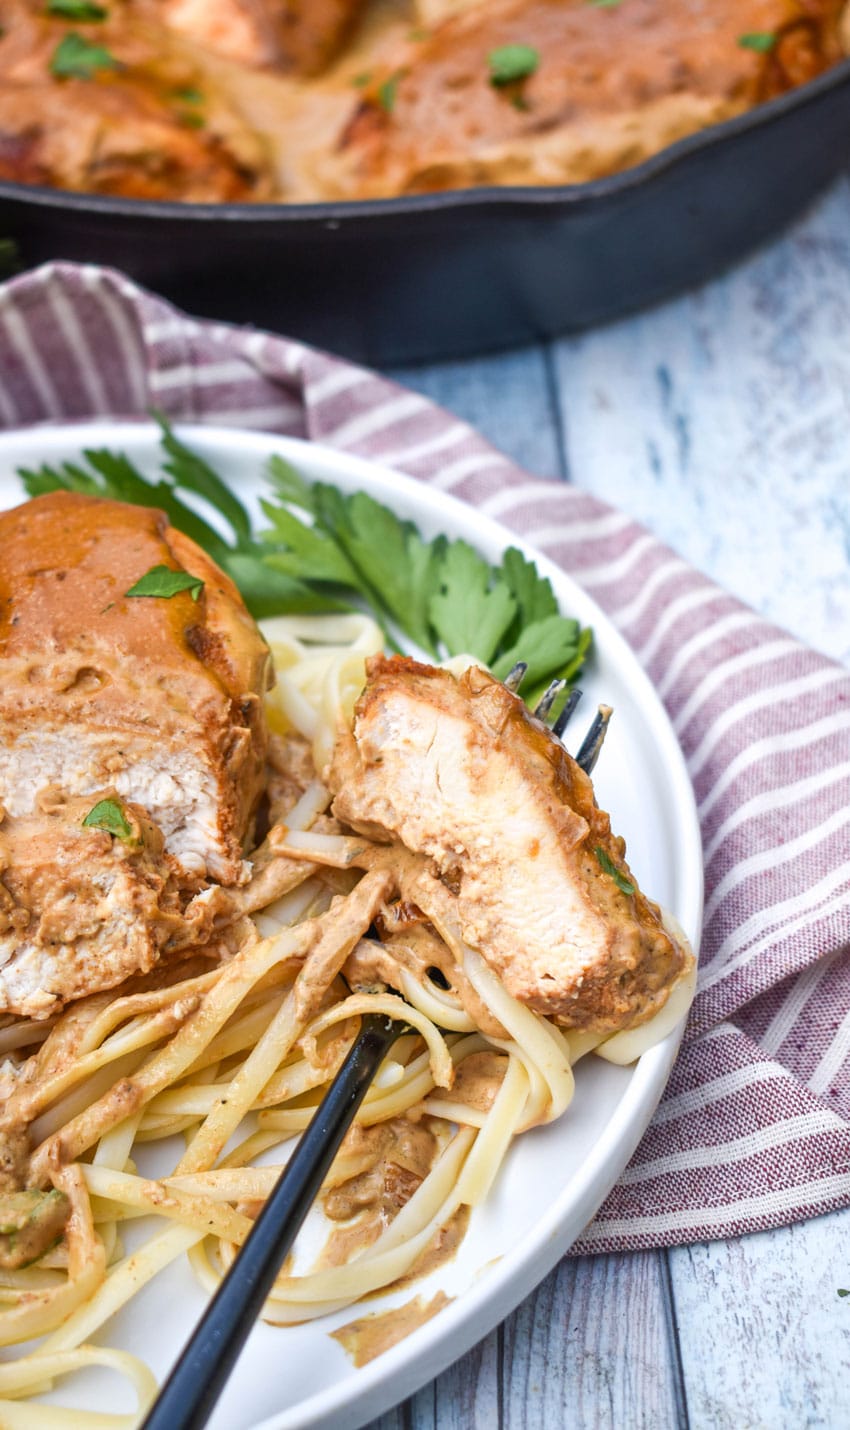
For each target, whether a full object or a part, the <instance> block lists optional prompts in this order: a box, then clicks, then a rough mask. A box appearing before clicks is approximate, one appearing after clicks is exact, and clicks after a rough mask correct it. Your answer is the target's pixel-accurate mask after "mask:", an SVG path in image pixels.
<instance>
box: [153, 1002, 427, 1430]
mask: <svg viewBox="0 0 850 1430" xmlns="http://www.w3.org/2000/svg"><path fill="white" fill-rule="evenodd" d="M404 1028H405V1025H404V1024H403V1023H397V1022H393V1021H391V1020H390V1019H389V1018H387V1017H385V1016H383V1015H381V1014H377V1013H371V1014H369V1015H368V1016H367V1017H365V1018H364V1019H363V1023H362V1026H361V1029H360V1032H359V1033H358V1035H357V1038H356V1039H355V1041H354V1044H353V1046H352V1048H351V1050H350V1052H349V1054H348V1056H347V1057H346V1059H345V1062H344V1063H343V1065H342V1067H341V1068H340V1070H339V1072H338V1073H337V1075H336V1077H335V1078H334V1080H333V1082H332V1083H331V1085H330V1087H329V1088H328V1091H327V1092H326V1094H325V1096H324V1098H323V1099H322V1102H321V1104H320V1105H319V1107H318V1108H317V1110H316V1113H315V1115H314V1117H313V1120H312V1122H311V1123H310V1125H309V1127H308V1128H307V1130H306V1132H305V1133H304V1134H303V1136H302V1138H301V1140H300V1142H299V1143H298V1146H297V1147H296V1149H295V1151H294V1152H293V1154H292V1156H291V1158H290V1159H289V1162H288V1163H287V1165H286V1166H285V1167H284V1169H283V1171H282V1172H281V1174H280V1177H279V1178H278V1180H277V1183H276V1185H275V1188H274V1191H273V1192H272V1194H271V1196H270V1197H269V1199H268V1201H267V1202H266V1205H265V1206H264V1208H263V1210H262V1212H261V1213H260V1215H259V1217H258V1218H257V1221H256V1224H255V1226H254V1228H253V1230H252V1231H251V1233H250V1234H249V1236H248V1238H247V1240H246V1241H245V1244H244V1246H243V1247H242V1250H241V1251H240V1252H239V1255H238V1256H237V1258H236V1260H235V1261H234V1263H233V1265H232V1266H231V1268H230V1270H229V1272H228V1273H227V1275H226V1276H225V1278H224V1280H223V1281H222V1283H221V1285H220V1287H219V1289H218V1291H217V1292H216V1294H215V1296H214V1297H213V1299H212V1301H211V1302H210V1304H209V1306H208V1307H207V1309H206V1311H205V1312H204V1314H203V1316H202V1317H201V1320H200V1321H199V1322H198V1325H197V1326H196V1328H195V1330H194V1331H193V1333H192V1336H191V1338H190V1340H189V1341H188V1343H187V1345H186V1347H185V1349H184V1350H183V1353H182V1354H181V1356H180V1359H179V1360H178V1361H177V1363H176V1365H175V1366H174V1368H173V1370H172V1371H171V1374H170V1375H169V1377H168V1379H167V1381H166V1382H165V1385H164V1386H163V1387H162V1390H161V1391H160V1393H159V1396H158V1397H157V1399H156V1401H155V1403H154V1405H153V1407H152V1408H151V1410H150V1412H149V1414H148V1416H147V1418H146V1419H145V1421H144V1422H143V1425H142V1430H199V1427H200V1426H202V1425H205V1424H206V1422H207V1419H208V1417H209V1416H210V1415H211V1414H212V1411H213V1409H214V1407H215V1404H216V1401H217V1400H218V1398H219V1396H220V1394H221V1392H222V1390H223V1388H224V1385H225V1383H226V1381H227V1379H228V1377H229V1375H230V1372H231V1370H232V1369H233V1366H234V1364H235V1363H236V1360H237V1358H238V1356H239V1352H240V1351H241V1349H242V1346H243V1345H244V1343H245V1341H246V1339H247V1337H248V1334H249V1332H250V1330H251V1327H252V1326H253V1324H254V1321H255V1320H256V1318H257V1316H258V1315H259V1313H260V1311H261V1310H262V1307H263V1304H264V1302H265V1299H266V1296H267V1295H268V1293H269V1291H270V1289H271V1287H272V1284H273V1282H274V1280H275V1277H276V1276H277V1274H278V1270H279V1269H280V1266H281V1264H282V1262H283V1259H284V1257H285V1256H286V1254H287V1252H288V1251H289V1250H290V1248H291V1246H292V1243H293V1242H294V1240H295V1238H296V1236H297V1235H298V1231H299V1229H300V1227H301V1224H302V1222H303V1221H304V1218H305V1217H306V1215H307V1213H308V1211H309V1210H310V1207H311V1206H312V1205H313V1202H314V1200H315V1198H316V1195H317V1193H318V1191H319V1188H320V1186H321V1185H322V1182H323V1181H324V1178H325V1175H326V1173H327V1171H328V1168H329V1167H330V1165H331V1162H332V1161H333V1159H334V1157H335V1156H336V1153H337V1151H338V1149H339V1145H340V1143H341V1142H342V1139H343V1137H344V1136H345V1134H346V1132H347V1131H348V1128H349V1127H350V1125H351V1123H352V1122H353V1120H354V1115H355V1113H356V1112H357V1109H358V1107H359V1106H360V1104H361V1102H362V1101H363V1098H364V1097H365V1095H366V1092H367V1089H368V1087H369V1085H370V1083H371V1081H372V1078H373V1077H374V1076H375V1073H376V1072H377V1070H378V1067H379V1066H380V1064H381V1062H382V1061H383V1058H384V1057H385V1055H386V1053H387V1052H388V1050H389V1049H390V1048H391V1047H392V1044H393V1043H394V1042H395V1040H396V1038H397V1037H399V1035H400V1034H401V1033H402V1032H404Z"/></svg>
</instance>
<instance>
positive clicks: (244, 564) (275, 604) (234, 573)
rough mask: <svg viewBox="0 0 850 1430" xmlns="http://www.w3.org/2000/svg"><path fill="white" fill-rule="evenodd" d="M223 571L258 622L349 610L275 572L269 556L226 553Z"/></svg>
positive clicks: (347, 603)
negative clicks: (284, 616)
mask: <svg viewBox="0 0 850 1430" xmlns="http://www.w3.org/2000/svg"><path fill="white" fill-rule="evenodd" d="M225 569H226V571H227V574H228V576H229V577H230V579H231V581H233V582H234V584H235V585H236V586H238V588H239V591H240V592H241V595H242V599H243V601H244V602H245V605H246V606H247V607H248V610H249V611H250V612H251V614H252V615H253V616H255V617H256V619H257V620H258V621H261V620H263V619H264V617H266V616H280V615H282V614H283V613H284V612H285V613H286V614H287V615H305V616H309V615H310V614H312V613H315V612H320V611H321V612H324V611H349V610H351V603H350V601H338V600H336V599H334V597H332V596H329V595H327V594H326V593H325V592H323V591H320V590H317V589H316V587H315V586H311V585H309V584H308V583H307V582H306V581H302V580H299V579H297V578H296V577H293V576H289V575H287V574H286V573H285V572H283V571H275V570H274V569H273V568H272V567H271V566H270V565H269V557H267V556H258V555H256V554H255V553H252V552H250V551H233V552H230V553H228V556H227V561H226V563H225Z"/></svg>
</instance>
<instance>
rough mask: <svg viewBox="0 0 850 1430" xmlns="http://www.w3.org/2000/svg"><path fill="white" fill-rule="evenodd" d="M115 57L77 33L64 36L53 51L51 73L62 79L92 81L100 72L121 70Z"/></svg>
mask: <svg viewBox="0 0 850 1430" xmlns="http://www.w3.org/2000/svg"><path fill="white" fill-rule="evenodd" d="M120 68H121V66H120V65H119V63H118V61H117V60H116V59H115V57H114V55H111V54H110V53H109V50H105V49H104V48H103V46H102V45H90V44H89V42H88V40H84V39H83V37H82V35H78V34H76V33H75V31H73V30H72V31H71V33H70V34H68V35H64V36H63V37H62V39H61V40H60V41H59V44H58V45H57V46H56V49H55V50H54V51H53V58H52V59H51V61H50V71H51V73H52V74H55V75H58V76H59V77H60V78H61V79H91V77H92V75H93V74H96V72H97V71H98V70H117V69H120Z"/></svg>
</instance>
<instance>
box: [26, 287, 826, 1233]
mask: <svg viewBox="0 0 850 1430" xmlns="http://www.w3.org/2000/svg"><path fill="white" fill-rule="evenodd" d="M151 407H156V408H159V409H160V410H161V411H163V412H164V413H165V414H166V415H167V416H168V417H171V418H174V419H178V418H180V419H184V420H192V421H202V422H203V421H211V422H217V423H230V424H235V425H239V426H243V427H256V428H261V429H264V430H266V431H270V432H282V433H287V434H290V435H293V436H298V437H306V438H311V439H314V440H316V441H321V442H324V443H328V444H330V445H331V446H336V447H340V448H344V449H345V450H347V451H350V452H355V453H358V454H360V455H362V456H364V457H370V458H373V459H378V460H380V461H381V462H382V463H384V464H387V465H390V466H394V467H397V468H398V469H399V470H401V471H404V472H407V473H409V474H410V475H412V476H413V477H416V478H419V479H420V480H421V481H425V482H430V483H431V484H433V485H434V486H436V487H439V488H440V489H441V490H443V491H447V492H451V493H453V495H455V496H458V497H462V498H463V499H465V500H466V501H468V502H471V503H472V504H473V505H474V506H476V507H478V508H480V509H481V510H483V511H485V512H487V513H488V514H490V515H492V516H496V517H498V518H499V520H500V521H502V522H503V523H504V524H505V525H506V526H508V527H509V528H511V529H512V530H513V531H515V532H518V533H520V534H521V535H522V536H524V537H527V538H528V539H529V540H531V541H533V542H534V543H535V544H536V545H537V546H538V547H540V548H541V549H542V550H543V551H545V552H546V553H547V555H548V556H550V557H552V558H553V560H555V561H557V562H559V563H560V564H561V565H562V566H563V567H564V568H565V569H566V570H568V571H569V572H570V573H571V575H573V576H574V577H576V578H577V579H578V580H579V581H580V582H581V583H582V584H583V585H584V586H585V587H586V588H587V589H588V591H590V592H591V593H592V595H593V596H594V597H595V598H596V600H597V601H598V602H599V603H600V605H601V606H602V607H603V608H604V609H605V610H606V611H607V613H608V614H609V615H610V617H611V618H612V620H613V621H614V622H615V623H616V624H617V625H618V626H619V627H620V629H621V630H622V632H623V634H624V635H625V636H626V638H627V639H628V641H629V642H630V643H631V645H632V646H633V648H634V649H635V650H636V651H637V653H638V655H639V657H640V659H641V660H642V661H643V663H644V665H645V667H646V669H647V670H648V672H649V674H650V676H651V677H652V679H653V681H654V682H655V685H656V688H657V690H658V691H659V694H660V695H661V697H662V699H663V700H664V702H665V704H666V707H667V710H668V711H669V714H670V717H671V719H672V721H673V724H674V726H675V729H676V731H677V733H678V737H679V740H680V741H681V744H682V747H683V749H684V751H685V755H686V757H687V760H688V765H689V769H690V773H691V778H692V780H693V784H694V789H695V791H696V796H697V801H698V804H699V811H700V818H701V823H702V833H703V841H704V849H705V868H706V890H707V892H706V900H707V902H706V910H705V914H706V918H705V934H704V941H703V947H702V955H701V971H700V984H699V991H698V994H697V998H696V1001H695V1004H694V1007H693V1012H692V1015H691V1018H690V1022H689V1025H688V1029H687V1032H686V1036H685V1042H684V1045H683V1048H682V1052H681V1054H680V1057H679V1059H678V1062H677V1064H676V1066H675V1069H674V1072H673V1075H672V1078H671V1081H670V1084H669V1087H668V1090H667V1093H666V1096H665V1098H664V1100H663V1102H662V1103H661V1105H660V1107H659V1109H658V1112H657V1114H656V1117H655V1119H654V1121H653V1123H652V1125H651V1126H650V1128H649V1130H648V1132H647V1134H646V1136H645V1137H644V1139H643V1141H642V1143H641V1145H640V1147H639V1148H638V1151H637V1153H636V1155H635V1157H634V1158H633V1160H632V1162H631V1164H630V1166H629V1167H628V1168H627V1170H626V1172H625V1173H624V1175H623V1177H622V1178H621V1180H620V1182H619V1184H618V1185H617V1187H616V1188H615V1189H614V1191H613V1192H612V1194H611V1195H610V1197H609V1198H608V1200H607V1202H606V1203H605V1205H604V1206H603V1207H602V1209H601V1210H600V1212H599V1213H598V1215H597V1217H596V1218H595V1220H594V1221H593V1222H592V1224H591V1225H590V1226H589V1227H588V1228H587V1230H586V1231H585V1233H584V1236H583V1237H582V1239H581V1241H580V1242H579V1243H578V1245H577V1247H576V1248H575V1250H576V1251H607V1250H623V1249H629V1248H638V1247H649V1246H663V1245H672V1244H675V1243H679V1242H685V1241H695V1240H704V1239H706V1238H710V1237H718V1236H723V1237H726V1236H730V1235H733V1234H735V1233H740V1232H744V1231H751V1230H756V1229H762V1228H766V1227H771V1226H778V1225H781V1224H783V1223H787V1222H791V1221H794V1220H797V1219H800V1218H803V1217H807V1216H813V1215H815V1214H816V1213H818V1212H824V1211H828V1210H831V1209H834V1208H836V1207H840V1206H844V1205H847V1204H850V960H848V957H847V951H846V945H847V944H848V942H850V674H848V673H847V672H846V671H845V670H843V669H842V668H840V667H839V666H837V665H835V664H833V663H832V662H831V661H829V660H827V659H825V658H824V657H823V656H820V655H817V654H815V652H813V651H811V650H808V649H807V648H806V647H805V646H803V645H801V644H800V643H799V642H798V641H796V640H793V639H791V638H790V637H789V636H788V635H786V634H784V633H783V632H782V631H779V630H777V629H775V628H774V627H772V626H770V625H769V624H768V623H767V622H765V621H764V620H762V619H761V618H760V617H759V616H757V615H755V614H754V613H753V612H752V611H751V610H749V609H747V607H745V606H743V605H742V604H741V603H740V602H739V601H736V600H734V599H733V598H732V597H731V596H728V595H727V594H726V593H725V592H724V591H722V590H720V589H719V588H718V587H717V586H715V585H713V584H712V583H711V582H710V581H708V580H706V579H705V577H703V576H701V575H700V574H699V573H698V572H696V571H694V570H693V569H691V568H690V567H689V566H687V565H686V564H685V563H684V562H683V561H681V560H680V559H679V558H678V557H676V556H675V555H673V554H672V553H671V552H670V551H669V550H667V549H666V548H665V547H664V546H662V545H661V544H660V543H659V542H658V541H656V540H655V538H654V537H653V536H651V535H650V534H649V533H647V532H646V531H645V530H644V529H643V528H642V527H640V526H639V525H638V524H637V523H636V522H634V521H632V520H631V519H630V518H629V517H627V516H625V515H623V514H622V513H620V512H617V511H613V510H611V509H610V508H609V507H606V506H603V505H602V504H601V503H600V502H598V501H596V500H595V499H594V498H593V497H591V496H588V495H587V494H586V493H584V492H580V491H575V490H572V489H571V488H570V487H568V486H566V485H564V484H563V483H560V482H557V481H542V480H537V479H533V478H531V477H529V476H528V475H527V474H525V473H524V472H522V471H520V470H518V469H517V468H516V467H515V466H514V465H512V463H511V462H510V461H508V460H507V458H505V457H503V456H501V455H500V454H499V453H498V452H496V451H494V450H493V449H492V448H491V447H489V446H488V445H487V444H486V443H485V442H484V441H483V440H482V439H481V438H480V437H479V436H478V435H477V434H476V433H475V432H474V431H472V430H471V429H470V428H469V427H468V426H466V425H465V424H464V423H462V422H459V421H457V420H456V419H454V418H452V417H450V416H449V415H448V414H447V413H445V412H443V411H441V410H440V409H439V408H437V407H435V406H434V405H433V404H432V403H431V402H429V401H428V400H427V399H426V398H424V397H421V396H417V395H415V394H414V393H411V392H406V391H404V390H402V389H400V388H398V387H396V386H394V385H393V384H392V383H390V382H388V381H386V380H385V379H384V378H382V377H379V376H377V375H376V374H375V373H372V372H368V371H366V370H364V369H363V368H359V367H355V366H352V365H351V364H350V363H347V362H342V361H340V360H339V359H337V358H333V357H330V356H328V355H327V354H324V353H320V352H316V351H314V350H312V349H310V348H307V347H304V346H303V345H302V344H300V343H297V342H291V341H289V340H287V339H285V338H279V337H273V336H270V335H268V334H265V333H261V332H256V331H253V330H247V329H239V328H236V327H230V326H225V325H222V324H215V323H208V322H196V321H193V320H191V319H189V318H187V317H185V316H183V315H182V314H181V313H179V312H178V311H176V310H175V309H174V308H172V307H170V306H169V305H168V304H166V303H164V302H162V301H160V300H159V299H157V298H154V297H152V296H151V295H150V294H147V293H145V292H143V291H141V290H140V289H138V288H137V287H135V286H134V285H133V284H132V283H130V282H129V281H128V280H127V279H126V278H124V277H122V276H121V275H120V274H117V273H113V272H110V271H108V270H104V269H97V268H88V267H75V266H72V265H69V264H52V265H49V266H48V267H45V268H42V269H40V270H38V271H37V272H35V273H31V274H27V275H25V276H23V277H20V278H17V279H15V280H14V281H12V282H10V283H8V284H6V285H5V287H3V288H2V289H0V422H2V423H3V424H4V425H6V426H16V425H22V424H27V423H32V422H41V421H44V420H45V419H63V418H84V417H92V416H100V415H102V416H106V415H115V416H131V415H143V414H145V413H146V412H148V411H149V410H150V408H151Z"/></svg>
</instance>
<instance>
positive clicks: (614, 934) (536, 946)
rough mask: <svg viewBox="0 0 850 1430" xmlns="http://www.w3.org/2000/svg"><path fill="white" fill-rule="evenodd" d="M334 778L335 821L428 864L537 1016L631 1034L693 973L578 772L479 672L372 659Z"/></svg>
mask: <svg viewBox="0 0 850 1430" xmlns="http://www.w3.org/2000/svg"><path fill="white" fill-rule="evenodd" d="M328 779H329V783H330V785H331V788H332V789H333V791H334V795H335V798H334V802H333V812H334V814H335V815H336V817H337V818H338V819H340V820H342V821H343V822H344V823H346V824H348V825H350V826H352V827H353V828H354V829H356V830H358V831H360V832H361V833H363V834H366V835H368V836H369V837H370V838H372V839H375V840H378V841H381V842H384V843H386V842H395V841H399V842H400V843H402V844H403V845H404V846H405V847H406V848H407V849H408V850H410V851H412V852H413V853H415V854H419V855H422V856H424V857H425V858H426V859H427V860H428V861H429V863H430V864H431V866H432V867H434V868H435V869H436V871H437V873H438V875H439V877H440V879H441V880H442V881H443V884H444V885H445V886H446V887H447V888H448V889H449V890H450V891H451V893H452V895H453V896H454V900H455V906H456V911H457V917H458V920H459V923H460V926H461V930H462V934H463V938H464V939H465V941H466V942H467V943H468V944H470V945H471V946H472V947H474V948H476V949H477V950H478V951H479V952H480V953H481V954H482V956H483V957H484V958H485V959H486V961H487V962H488V963H489V964H490V966H491V967H492V968H493V969H494V971H495V972H496V973H497V974H498V976H499V978H500V979H501V981H502V983H503V984H504V986H505V987H506V988H507V990H508V992H509V993H511V994H512V995H513V996H514V997H515V998H517V999H519V1000H520V1001H521V1002H523V1003H526V1004H527V1005H528V1006H529V1007H531V1008H532V1009H534V1011H535V1012H537V1013H541V1014H543V1015H545V1016H548V1017H552V1018H555V1019H556V1020H557V1021H559V1022H561V1023H562V1024H564V1025H565V1026H568V1027H573V1028H582V1029H587V1030H589V1031H596V1032H600V1033H609V1032H614V1031H617V1030H619V1029H622V1028H626V1027H632V1026H635V1025H637V1024H639V1023H642V1022H644V1021H646V1020H647V1019H648V1018H650V1017H651V1016H652V1015H653V1013H655V1012H657V1011H658V1009H659V1008H661V1007H662V1006H663V1004H664V1003H665V1002H666V1000H667V996H668V994H669V992H670V989H671V987H672V986H673V984H674V983H675V982H676V981H677V979H678V978H679V977H680V975H682V974H683V973H684V972H685V971H686V968H687V967H688V966H689V963H690V955H689V954H688V953H686V952H685V951H684V950H683V949H682V948H680V947H679V945H678V944H677V943H676V942H675V940H674V939H673V938H671V936H670V935H669V934H668V932H667V931H666V930H665V928H664V927H663V925H662V922H661V917H660V914H659V911H658V909H657V907H656V906H655V905H654V904H652V903H650V901H649V900H648V899H646V898H645V897H644V895H643V894H642V893H641V892H640V890H639V889H638V888H637V886H636V885H635V883H634V878H633V876H632V875H631V874H630V872H629V870H628V866H627V865H626V863H625V859H624V844H623V841H622V840H621V839H618V838H616V837H615V836H614V835H612V833H611V826H610V821H609V818H608V815H607V814H605V813H604V812H603V811H602V810H600V809H599V808H598V806H597V804H596V801H595V799H594V795H593V787H592V785H591V782H590V780H589V778H588V777H587V775H585V774H584V772H583V771H582V770H581V769H579V767H578V765H577V764H576V763H575V761H574V760H573V759H572V758H571V757H570V755H568V754H567V752H566V751H565V750H564V748H563V746H562V745H561V744H560V742H559V741H558V740H556V739H555V737H554V736H553V735H552V734H551V732H550V731H549V730H548V729H547V728H546V727H545V726H544V725H543V724H541V722H540V721H538V720H535V719H534V717H533V716H531V715H530V714H529V713H528V711H527V709H526V707H525V705H524V704H523V702H522V701H521V700H520V699H519V697H518V696H516V695H514V694H512V693H511V692H510V691H508V690H507V689H506V688H505V686H504V685H502V684H501V683H500V682H499V681H497V680H494V679H493V678H492V677H491V676H489V675H488V674H487V673H486V672H485V671H483V670H481V669H479V668H477V667H472V668H471V669H470V670H468V671H467V672H466V673H465V674H464V675H463V676H462V677H461V678H460V679H459V680H457V679H455V677H454V676H453V675H451V674H449V672H448V671H445V670H440V669H436V668H434V667H431V666H426V665H420V664H418V663H416V662H414V661H411V660H408V659H406V658H404V657H393V658H391V659H386V658H384V657H382V656H376V657H374V658H373V659H372V660H371V661H370V662H369V663H368V666H367V684H366V689H365V691H364V693H363V695H362V696H361V697H360V700H359V701H358V704H357V706H356V708H355V718H354V728H353V733H351V734H348V733H345V734H343V735H342V736H341V737H340V740H339V741H338V743H337V746H336V748H335V751H334V756H333V760H332V763H331V766H330V770H329V774H328ZM611 869H613V870H614V871H616V874H615V875H612V873H611V872H610V870H611ZM628 888H631V890H632V892H626V889H628Z"/></svg>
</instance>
